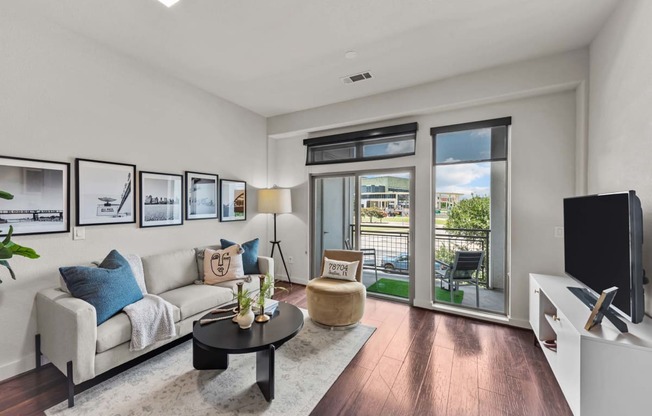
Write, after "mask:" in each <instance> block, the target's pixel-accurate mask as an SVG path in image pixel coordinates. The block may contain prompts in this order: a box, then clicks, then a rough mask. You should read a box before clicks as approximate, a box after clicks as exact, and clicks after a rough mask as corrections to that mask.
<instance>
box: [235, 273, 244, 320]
mask: <svg viewBox="0 0 652 416" xmlns="http://www.w3.org/2000/svg"><path fill="white" fill-rule="evenodd" d="M236 286H237V287H238V292H237V294H236V299H237V302H238V306H237V307H236V309H235V311H234V312H235V316H234V317H233V322H235V323H236V324H237V323H238V314H239V313H240V297H241V296H242V287H243V286H244V282H238V283H236Z"/></svg>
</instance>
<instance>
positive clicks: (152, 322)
mask: <svg viewBox="0 0 652 416" xmlns="http://www.w3.org/2000/svg"><path fill="white" fill-rule="evenodd" d="M173 308H174V307H173V305H172V304H171V303H169V302H167V301H166V300H164V299H163V298H161V297H159V296H156V295H149V294H148V295H145V296H144V297H143V298H142V299H141V300H139V301H138V302H134V303H132V304H131V305H127V306H125V307H124V309H123V311H125V313H126V314H127V316H129V320H130V321H131V344H129V349H130V350H131V351H138V350H142V349H143V348H145V347H147V346H149V345H152V344H154V343H155V342H158V341H163V340H165V339H168V338H172V337H174V336H176V335H177V329H176V327H175V326H174V309H173Z"/></svg>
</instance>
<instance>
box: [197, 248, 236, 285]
mask: <svg viewBox="0 0 652 416" xmlns="http://www.w3.org/2000/svg"><path fill="white" fill-rule="evenodd" d="M242 253H244V250H243V249H242V247H240V245H239V244H236V245H234V246H230V247H229V248H225V249H222V250H211V249H210V248H207V249H206V250H204V283H205V284H207V285H214V284H217V283H223V282H227V281H229V280H236V279H239V278H242V277H244V275H245V274H244V268H243V267H242Z"/></svg>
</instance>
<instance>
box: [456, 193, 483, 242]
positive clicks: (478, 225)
mask: <svg viewBox="0 0 652 416" xmlns="http://www.w3.org/2000/svg"><path fill="white" fill-rule="evenodd" d="M489 210H490V201H489V197H488V196H477V195H473V196H472V197H471V198H469V199H463V200H461V201H460V202H458V203H457V205H455V206H454V207H452V208H451V209H450V211H449V212H448V222H447V224H446V228H462V229H466V230H488V229H489V228H490V219H489ZM464 234H467V235H468V234H469V233H468V232H464ZM474 235H475V234H474Z"/></svg>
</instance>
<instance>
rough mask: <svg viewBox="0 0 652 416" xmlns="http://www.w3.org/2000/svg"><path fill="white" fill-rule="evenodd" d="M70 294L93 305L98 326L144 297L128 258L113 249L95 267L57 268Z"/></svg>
mask: <svg viewBox="0 0 652 416" xmlns="http://www.w3.org/2000/svg"><path fill="white" fill-rule="evenodd" d="M59 272H60V273H61V275H62V276H63V280H64V281H65V283H66V286H67V287H68V289H69V290H70V293H71V294H72V295H73V296H74V297H76V298H79V299H83V300H85V301H86V302H88V303H90V304H91V305H93V306H94V307H95V313H96V315H97V325H100V324H102V323H103V322H104V321H106V320H108V319H109V318H110V317H112V316H113V315H115V314H116V313H118V312H120V310H121V309H122V308H124V307H125V306H127V305H130V304H132V303H134V302H137V301H139V300H141V299H142V298H143V294H142V292H141V291H140V288H139V287H138V283H136V279H135V278H134V274H133V272H132V271H131V267H130V266H129V263H128V262H127V260H126V259H125V258H124V257H123V256H122V255H120V253H118V252H117V251H116V250H112V251H111V252H110V253H109V255H108V256H106V258H105V259H104V260H103V261H102V263H100V265H99V266H98V267H83V266H74V267H60V268H59Z"/></svg>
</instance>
